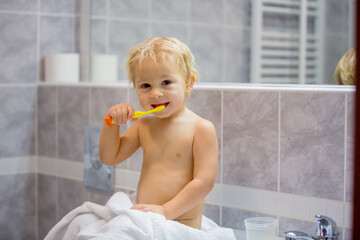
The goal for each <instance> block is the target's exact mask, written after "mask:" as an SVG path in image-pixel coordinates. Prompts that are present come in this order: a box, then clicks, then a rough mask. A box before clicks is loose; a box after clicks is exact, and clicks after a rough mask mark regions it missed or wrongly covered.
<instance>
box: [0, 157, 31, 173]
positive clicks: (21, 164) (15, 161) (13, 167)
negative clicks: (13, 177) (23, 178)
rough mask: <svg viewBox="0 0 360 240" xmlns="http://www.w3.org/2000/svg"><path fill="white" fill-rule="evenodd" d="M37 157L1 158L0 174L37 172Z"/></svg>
mask: <svg viewBox="0 0 360 240" xmlns="http://www.w3.org/2000/svg"><path fill="white" fill-rule="evenodd" d="M37 162H38V159H37V157H34V156H29V157H9V158H1V159H0V166H1V167H0V175H2V174H17V173H35V172H37Z"/></svg>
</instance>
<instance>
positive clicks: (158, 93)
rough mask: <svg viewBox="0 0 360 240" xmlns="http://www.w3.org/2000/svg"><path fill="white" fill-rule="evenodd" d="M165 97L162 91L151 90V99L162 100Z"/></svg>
mask: <svg viewBox="0 0 360 240" xmlns="http://www.w3.org/2000/svg"><path fill="white" fill-rule="evenodd" d="M162 96H163V93H162V92H161V91H160V89H157V88H154V89H152V90H151V94H150V97H151V98H160V97H162Z"/></svg>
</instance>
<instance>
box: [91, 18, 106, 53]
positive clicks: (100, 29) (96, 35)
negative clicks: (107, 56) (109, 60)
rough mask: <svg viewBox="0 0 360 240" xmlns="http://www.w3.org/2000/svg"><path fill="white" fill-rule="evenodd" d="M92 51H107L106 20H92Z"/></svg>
mask: <svg viewBox="0 0 360 240" xmlns="http://www.w3.org/2000/svg"><path fill="white" fill-rule="evenodd" d="M90 42H91V53H92V54H99V53H102V54H104V53H106V21H104V20H97V19H96V20H95V19H93V20H91V37H90Z"/></svg>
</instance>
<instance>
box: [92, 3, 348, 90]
mask: <svg viewBox="0 0 360 240" xmlns="http://www.w3.org/2000/svg"><path fill="white" fill-rule="evenodd" d="M316 2H323V0H319V1H313V2H312V4H316ZM91 3H92V15H91V52H92V53H95V54H97V53H107V54H115V55H117V56H118V59H119V67H118V70H119V77H120V78H121V79H125V77H126V73H125V69H124V64H125V57H126V53H127V51H128V49H129V48H130V47H132V46H133V45H135V44H138V43H140V42H142V41H143V39H146V38H148V37H151V36H173V37H176V38H178V39H179V40H181V41H182V42H184V43H186V44H187V45H188V46H189V47H190V49H191V50H192V52H193V54H194V56H195V57H196V61H197V63H198V64H199V66H200V68H201V71H200V73H201V76H202V81H206V82H237V83H239V82H243V83H244V82H249V81H250V80H249V76H250V49H251V44H252V41H251V3H252V1H251V0H171V1H168V0H138V1H119V0H92V1H91ZM322 4H323V6H324V9H323V14H324V20H323V22H324V26H322V27H320V29H321V31H322V32H323V44H321V45H320V46H319V48H321V49H319V51H320V52H323V56H322V57H323V63H322V66H321V67H322V68H323V75H324V80H323V82H324V84H334V80H333V71H334V69H335V67H336V64H337V62H338V60H339V59H340V58H341V56H342V55H343V54H344V53H345V52H347V51H348V49H349V48H351V47H352V46H353V43H352V42H353V41H351V38H352V37H354V35H353V34H352V32H354V29H352V28H351V27H352V26H351V24H350V21H349V16H352V15H351V14H353V13H352V12H351V11H354V9H353V8H352V5H351V4H350V2H349V1H338V0H326V3H325V2H323V3H322ZM311 19H312V18H309V23H308V31H309V33H310V32H311V30H310V29H311V27H314V26H313V25H312V24H311ZM263 21H264V22H263V24H264V26H265V27H266V28H272V29H277V30H280V31H284V30H293V31H297V30H298V29H299V21H298V18H297V17H296V16H295V15H284V14H282V15H279V14H266V15H265V16H264V20H263ZM315 27H316V28H317V27H318V26H315Z"/></svg>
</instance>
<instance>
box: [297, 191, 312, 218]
mask: <svg viewBox="0 0 360 240" xmlns="http://www.w3.org/2000/svg"><path fill="white" fill-rule="evenodd" d="M294 215H295V216H296V217H301V218H306V219H311V220H312V219H313V218H310V198H307V197H301V196H297V197H295V201H294Z"/></svg>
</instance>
